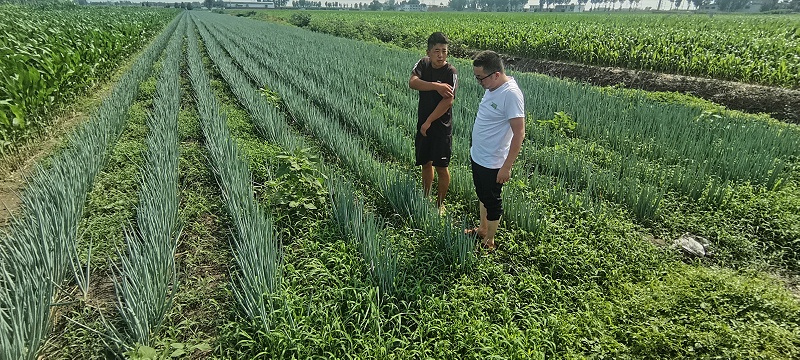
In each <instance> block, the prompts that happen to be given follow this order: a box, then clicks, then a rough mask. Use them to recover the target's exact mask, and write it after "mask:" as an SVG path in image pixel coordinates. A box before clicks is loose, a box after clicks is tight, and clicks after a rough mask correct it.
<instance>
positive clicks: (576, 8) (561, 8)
mask: <svg viewBox="0 0 800 360" xmlns="http://www.w3.org/2000/svg"><path fill="white" fill-rule="evenodd" d="M584 9H586V6H583V5H575V4H569V5H556V7H555V9H554V10H553V12H583V10H584Z"/></svg>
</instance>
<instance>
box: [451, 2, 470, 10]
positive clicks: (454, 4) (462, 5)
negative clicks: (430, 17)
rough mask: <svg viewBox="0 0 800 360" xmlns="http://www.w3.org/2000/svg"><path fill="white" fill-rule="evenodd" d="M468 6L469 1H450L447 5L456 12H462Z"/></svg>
mask: <svg viewBox="0 0 800 360" xmlns="http://www.w3.org/2000/svg"><path fill="white" fill-rule="evenodd" d="M466 6H467V0H450V2H448V3H447V7H449V8H451V9H453V10H455V11H462V10H464V8H465V7H466Z"/></svg>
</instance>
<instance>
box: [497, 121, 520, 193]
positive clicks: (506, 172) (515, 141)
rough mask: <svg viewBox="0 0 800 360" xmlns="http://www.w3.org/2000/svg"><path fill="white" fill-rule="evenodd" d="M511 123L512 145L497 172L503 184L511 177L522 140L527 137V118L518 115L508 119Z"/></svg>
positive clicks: (499, 182)
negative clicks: (512, 167)
mask: <svg viewBox="0 0 800 360" xmlns="http://www.w3.org/2000/svg"><path fill="white" fill-rule="evenodd" d="M508 122H509V123H510V124H511V133H512V135H511V147H510V148H509V149H508V157H507V158H506V161H505V162H504V163H503V166H502V167H501V168H500V171H498V172H497V183H498V184H503V183H505V182H506V181H508V179H510V178H511V166H512V165H514V161H516V160H517V156H518V155H519V152H520V150H521V149H522V140H524V139H525V118H524V117H518V118H513V119H511V120H509V121H508Z"/></svg>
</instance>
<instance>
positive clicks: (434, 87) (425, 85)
mask: <svg viewBox="0 0 800 360" xmlns="http://www.w3.org/2000/svg"><path fill="white" fill-rule="evenodd" d="M408 87H410V88H412V89H414V90H417V91H436V92H438V93H439V95H441V96H442V97H443V98H445V99H447V98H452V97H453V87H452V86H450V84H446V83H440V82H430V81H425V80H422V79H420V78H419V75H417V74H414V73H412V74H411V78H410V79H409V80H408ZM440 116H441V115H440Z"/></svg>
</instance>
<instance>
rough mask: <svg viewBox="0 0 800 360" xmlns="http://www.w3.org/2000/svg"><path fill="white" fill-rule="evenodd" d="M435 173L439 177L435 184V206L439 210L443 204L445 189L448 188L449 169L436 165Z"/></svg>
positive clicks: (445, 194)
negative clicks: (437, 182) (436, 184)
mask: <svg viewBox="0 0 800 360" xmlns="http://www.w3.org/2000/svg"><path fill="white" fill-rule="evenodd" d="M436 175H437V176H438V177H439V184H438V186H437V193H436V194H437V195H438V196H437V198H436V207H437V208H439V209H440V210H441V209H442V206H443V205H444V197H445V196H447V189H448V188H450V170H449V169H448V168H446V167H438V166H437V167H436Z"/></svg>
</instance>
